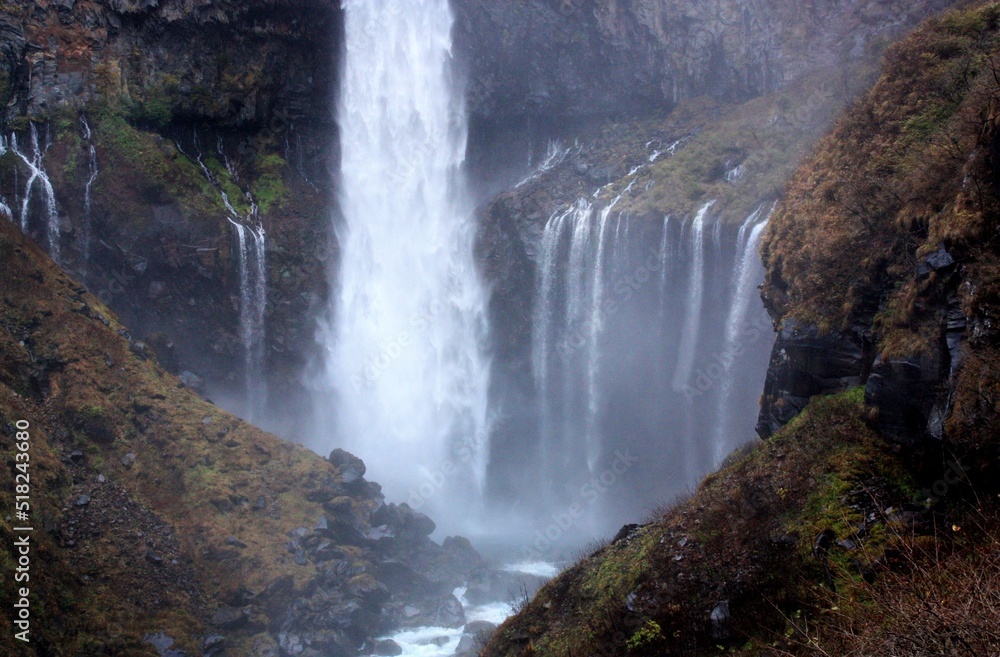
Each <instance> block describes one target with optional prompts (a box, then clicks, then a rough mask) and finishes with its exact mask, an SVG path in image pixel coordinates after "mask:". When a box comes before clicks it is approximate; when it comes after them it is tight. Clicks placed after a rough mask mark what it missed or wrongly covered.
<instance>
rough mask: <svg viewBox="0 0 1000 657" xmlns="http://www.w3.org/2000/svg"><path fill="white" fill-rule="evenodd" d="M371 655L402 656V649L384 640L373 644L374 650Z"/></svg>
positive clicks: (392, 642) (394, 643) (388, 640)
mask: <svg viewBox="0 0 1000 657" xmlns="http://www.w3.org/2000/svg"><path fill="white" fill-rule="evenodd" d="M372 654H374V655H379V656H380V657H396V655H402V654H403V649H402V648H401V647H400V645H399V644H398V643H396V642H395V641H393V640H392V639H384V640H382V641H376V642H375V649H374V651H373V652H372Z"/></svg>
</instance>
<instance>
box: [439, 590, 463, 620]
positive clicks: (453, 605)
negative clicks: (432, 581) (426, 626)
mask: <svg viewBox="0 0 1000 657" xmlns="http://www.w3.org/2000/svg"><path fill="white" fill-rule="evenodd" d="M433 620H434V625H436V626H437V627H462V626H463V625H465V609H463V608H462V603H461V602H459V600H458V598H456V597H455V596H454V595H449V596H448V597H446V598H443V599H442V600H441V601H440V602H438V604H437V605H436V607H435V609H434V614H433Z"/></svg>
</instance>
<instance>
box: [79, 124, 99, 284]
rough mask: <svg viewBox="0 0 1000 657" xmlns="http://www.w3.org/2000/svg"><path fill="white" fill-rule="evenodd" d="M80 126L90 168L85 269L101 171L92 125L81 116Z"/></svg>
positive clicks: (86, 192)
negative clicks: (85, 142)
mask: <svg viewBox="0 0 1000 657" xmlns="http://www.w3.org/2000/svg"><path fill="white" fill-rule="evenodd" d="M80 124H81V126H82V128H83V138H84V139H85V140H86V141H87V148H88V152H87V155H88V157H87V164H88V166H89V175H88V177H87V185H86V187H84V190H83V220H84V224H83V236H82V238H81V242H82V244H81V245H80V251H81V253H82V255H83V262H84V267H86V263H88V262H89V261H90V240H91V230H92V228H93V216H92V205H93V190H94V183H95V182H97V176H98V173H99V170H98V168H97V148H95V147H94V135H93V132H91V130H90V125H89V124H88V123H87V117H86V116H84V115H83V114H81V115H80Z"/></svg>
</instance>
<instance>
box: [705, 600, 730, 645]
mask: <svg viewBox="0 0 1000 657" xmlns="http://www.w3.org/2000/svg"><path fill="white" fill-rule="evenodd" d="M710 620H711V621H712V638H713V639H716V640H720V641H721V640H724V639H727V638H729V635H730V633H731V632H730V620H731V616H730V612H729V601H728V600H723V601H722V602H720V603H719V604H717V605H716V606H715V608H714V609H712V614H711V616H710Z"/></svg>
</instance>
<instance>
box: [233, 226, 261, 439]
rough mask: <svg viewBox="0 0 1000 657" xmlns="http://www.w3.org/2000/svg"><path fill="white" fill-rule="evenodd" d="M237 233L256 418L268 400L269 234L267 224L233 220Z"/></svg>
mask: <svg viewBox="0 0 1000 657" xmlns="http://www.w3.org/2000/svg"><path fill="white" fill-rule="evenodd" d="M229 223H230V225H232V227H233V231H234V233H235V236H236V244H237V252H238V255H237V264H238V267H239V281H240V341H241V342H242V344H243V354H244V361H243V365H244V382H245V387H246V413H245V414H246V416H247V419H248V420H250V421H253V420H254V419H255V417H257V415H258V411H259V410H260V409H261V407H262V406H263V405H264V404H265V403H266V402H267V387H266V385H265V369H264V355H265V354H264V344H265V337H266V336H265V311H266V308H267V262H266V259H265V258H266V247H267V244H266V233H265V232H264V227H263V224H261V223H260V222H259V221H257V222H256V223H255V224H249V225H244V224H242V223H240V222H238V221H235V220H234V219H232V218H230V219H229Z"/></svg>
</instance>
